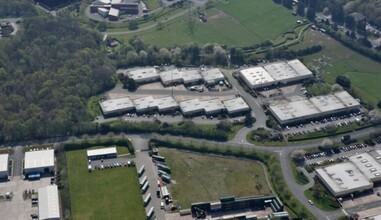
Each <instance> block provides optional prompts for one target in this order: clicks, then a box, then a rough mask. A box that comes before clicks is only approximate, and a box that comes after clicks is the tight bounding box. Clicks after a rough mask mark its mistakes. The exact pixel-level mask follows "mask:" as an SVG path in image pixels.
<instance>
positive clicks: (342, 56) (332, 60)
mask: <svg viewBox="0 0 381 220" xmlns="http://www.w3.org/2000/svg"><path fill="white" fill-rule="evenodd" d="M317 44H320V45H323V50H322V51H321V52H319V53H316V54H313V55H310V56H306V57H304V61H305V63H306V64H307V66H309V67H310V68H311V67H316V66H321V67H322V69H323V71H325V74H324V78H325V79H326V81H327V82H329V83H334V82H335V79H336V77H337V76H338V75H345V76H347V77H349V79H350V80H351V82H352V87H353V88H354V89H355V91H356V93H358V95H360V96H361V97H362V98H364V99H365V100H366V101H367V102H369V103H371V104H373V105H374V104H376V103H377V102H378V101H379V100H380V99H381V93H380V87H379V82H380V81H381V63H378V62H375V61H373V60H371V59H369V58H367V57H365V56H362V55H360V54H358V53H356V52H355V51H353V50H350V49H348V48H347V47H345V46H343V45H342V44H341V43H340V42H338V41H336V40H334V39H332V38H330V37H327V35H322V34H320V33H318V32H316V31H313V30H310V31H309V32H308V35H307V37H306V38H305V41H304V42H302V43H300V44H299V45H297V46H295V47H293V48H294V49H298V48H302V47H306V46H311V45H317ZM318 60H320V61H321V62H320V63H322V64H320V63H319V62H318Z"/></svg>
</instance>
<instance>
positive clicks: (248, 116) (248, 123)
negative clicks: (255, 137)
mask: <svg viewBox="0 0 381 220" xmlns="http://www.w3.org/2000/svg"><path fill="white" fill-rule="evenodd" d="M254 123H255V118H254V117H252V116H251V114H250V113H247V114H246V115H245V126H246V127H251V126H252V125H253V124H254Z"/></svg>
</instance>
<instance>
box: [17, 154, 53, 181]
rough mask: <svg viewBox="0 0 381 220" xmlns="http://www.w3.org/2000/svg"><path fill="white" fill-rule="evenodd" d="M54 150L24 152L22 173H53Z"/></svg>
mask: <svg viewBox="0 0 381 220" xmlns="http://www.w3.org/2000/svg"><path fill="white" fill-rule="evenodd" d="M54 171H55V169H54V150H53V149H51V150H40V151H28V152H25V160H24V173H25V175H26V176H27V175H30V174H44V173H54Z"/></svg>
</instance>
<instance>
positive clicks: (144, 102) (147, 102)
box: [132, 96, 157, 113]
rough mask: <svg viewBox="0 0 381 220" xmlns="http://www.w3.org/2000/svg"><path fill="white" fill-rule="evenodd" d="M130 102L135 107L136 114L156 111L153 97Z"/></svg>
mask: <svg viewBox="0 0 381 220" xmlns="http://www.w3.org/2000/svg"><path fill="white" fill-rule="evenodd" d="M132 102H133V103H134V105H135V108H136V112H137V113H142V112H149V111H153V110H156V109H157V103H156V100H155V99H154V98H153V96H146V97H143V98H138V99H134V100H132Z"/></svg>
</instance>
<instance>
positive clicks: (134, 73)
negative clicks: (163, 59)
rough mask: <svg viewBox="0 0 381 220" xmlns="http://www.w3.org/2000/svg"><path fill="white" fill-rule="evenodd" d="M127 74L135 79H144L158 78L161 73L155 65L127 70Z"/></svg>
mask: <svg viewBox="0 0 381 220" xmlns="http://www.w3.org/2000/svg"><path fill="white" fill-rule="evenodd" d="M127 75H128V76H129V77H131V78H132V79H134V80H135V81H141V80H144V79H151V78H156V77H157V78H158V77H159V74H158V73H157V71H156V69H155V68H153V67H148V68H140V69H135V70H131V71H128V72H127Z"/></svg>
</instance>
